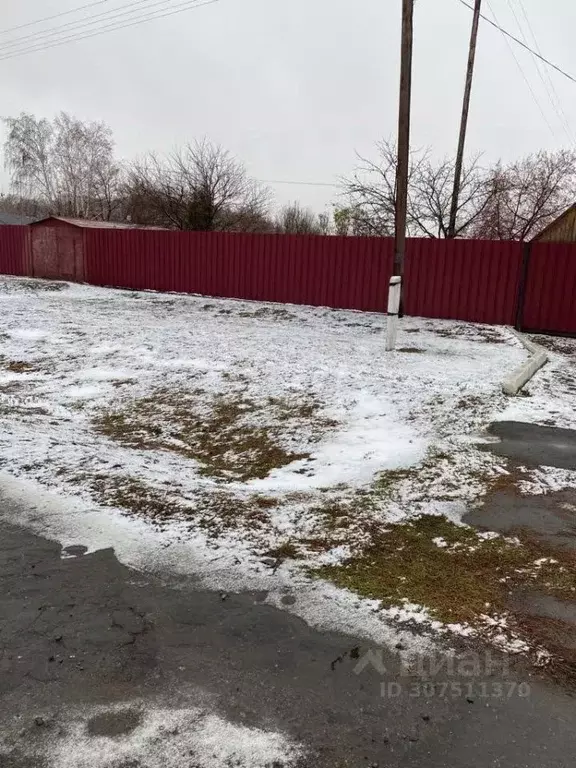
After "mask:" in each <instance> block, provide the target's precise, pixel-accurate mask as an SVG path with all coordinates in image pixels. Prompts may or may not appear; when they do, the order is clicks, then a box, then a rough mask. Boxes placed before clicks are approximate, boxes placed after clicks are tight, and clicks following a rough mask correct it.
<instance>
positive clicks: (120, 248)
mask: <svg viewBox="0 0 576 768" xmlns="http://www.w3.org/2000/svg"><path fill="white" fill-rule="evenodd" d="M84 248H85V270H86V280H87V282H89V283H94V284H96V285H112V286H117V287H124V288H135V289H154V290H160V291H182V292H187V293H199V294H203V295H206V296H223V297H229V298H243V299H255V300H261V301H276V302H282V303H295V304H312V305H317V306H330V307H339V308H345V309H361V310H368V311H383V310H384V309H385V307H386V300H387V299H386V296H387V285H388V280H389V278H390V275H391V272H392V259H393V243H392V241H391V240H389V239H383V238H352V237H321V236H315V235H251V234H233V233H227V232H163V231H154V230H103V229H91V230H88V229H86V230H85V231H84Z"/></svg>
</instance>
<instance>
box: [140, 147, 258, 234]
mask: <svg viewBox="0 0 576 768" xmlns="http://www.w3.org/2000/svg"><path fill="white" fill-rule="evenodd" d="M127 197H128V200H129V203H128V208H129V213H130V217H131V220H132V221H134V222H138V223H141V224H160V225H162V226H167V227H171V228H173V229H187V230H202V231H213V230H221V229H232V230H233V229H236V228H238V229H245V228H246V225H247V222H248V221H249V220H251V221H252V222H255V221H256V220H258V219H260V220H261V218H262V216H264V215H265V213H266V210H267V206H268V199H269V192H268V190H267V189H265V188H263V187H261V186H260V185H258V184H257V183H256V182H255V181H253V180H252V179H250V178H249V177H248V175H247V173H246V171H245V169H244V167H243V166H242V165H241V164H240V163H239V162H238V161H237V160H236V159H235V158H233V157H232V156H231V155H230V154H229V153H228V152H227V151H226V150H224V149H223V148H222V147H220V146H218V145H215V144H211V143H210V142H209V141H207V140H206V139H204V140H202V141H196V142H193V143H192V144H187V145H186V146H185V147H183V148H182V149H178V150H175V151H174V152H172V153H171V154H170V155H168V156H167V157H165V158H161V157H158V156H157V155H154V154H149V155H147V156H146V157H144V158H143V159H142V160H140V161H137V162H135V163H133V165H132V166H131V168H130V171H129V178H128V183H127Z"/></svg>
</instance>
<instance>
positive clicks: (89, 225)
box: [33, 216, 165, 229]
mask: <svg viewBox="0 0 576 768" xmlns="http://www.w3.org/2000/svg"><path fill="white" fill-rule="evenodd" d="M54 219H55V220H56V221H63V222H64V223H65V224H71V225H72V226H73V227H81V228H82V229H165V228H164V227H148V226H144V225H140V224H128V223H127V222H121V221H92V220H90V219H71V218H68V217H67V216H46V217H45V218H44V219H39V220H38V221H34V222H33V224H34V225H37V224H44V223H45V222H47V221H53V220H54Z"/></svg>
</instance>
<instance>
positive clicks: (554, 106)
mask: <svg viewBox="0 0 576 768" xmlns="http://www.w3.org/2000/svg"><path fill="white" fill-rule="evenodd" d="M506 2H507V4H508V7H509V8H510V11H511V13H512V16H514V21H515V22H516V26H517V27H518V31H519V32H520V35H521V36H522V40H523V41H524V43H526V44H528V40H527V39H526V35H525V34H524V29H523V27H522V24H521V23H520V19H519V18H518V14H517V13H516V10H515V8H514V5H513V4H512V0H506ZM532 61H533V62H534V66H535V67H536V71H537V73H538V77H539V78H540V81H541V83H542V85H543V86H544V90H545V91H546V96H548V101H549V102H550V104H551V106H552V109H553V110H554V111H555V112H556V116H557V117H558V118H559V120H560V123H561V125H562V128H563V130H564V132H565V134H566V137H567V139H568V141H569V142H571V143H572V142H573V138H572V137H571V136H570V128H569V126H568V125H567V121H566V117H565V116H563V115H562V113H561V112H560V110H559V108H558V105H557V104H556V102H555V101H554V98H553V96H552V93H551V91H550V86H549V85H548V83H547V82H546V78H545V77H544V74H543V72H542V64H541V62H540V61H538V59H535V58H534V57H532Z"/></svg>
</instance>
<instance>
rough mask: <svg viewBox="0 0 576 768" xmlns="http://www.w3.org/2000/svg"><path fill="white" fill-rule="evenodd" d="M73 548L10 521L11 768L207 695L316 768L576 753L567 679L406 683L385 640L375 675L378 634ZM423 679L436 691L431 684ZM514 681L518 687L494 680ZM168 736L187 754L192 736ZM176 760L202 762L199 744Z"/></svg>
mask: <svg viewBox="0 0 576 768" xmlns="http://www.w3.org/2000/svg"><path fill="white" fill-rule="evenodd" d="M15 511H16V512H17V510H15ZM61 554H62V553H61V550H60V546H59V545H58V544H56V543H55V542H52V541H48V540H46V539H43V538H41V537H39V536H36V535H34V534H32V533H30V532H29V531H26V530H23V529H21V528H18V527H16V526H13V525H8V524H7V523H5V522H2V523H0V579H1V581H2V586H3V588H2V592H1V593H0V643H1V645H2V657H1V663H0V671H1V673H2V674H1V675H0V726H1V727H0V737H1V740H0V745H1V746H0V766H2V768H16V767H18V768H22V766H26V768H40V766H46V768H59V766H58V764H57V763H52V762H51V761H50V754H51V750H52V749H55V748H56V747H57V745H58V743H59V740H61V739H65V738H67V736H66V734H67V730H68V728H69V720H70V718H71V717H74V716H76V714H77V713H80V716H81V717H83V718H84V720H83V723H84V725H83V726H82V728H83V733H84V737H85V738H86V739H87V740H88V742H90V739H99V740H100V742H101V741H102V740H104V741H106V740H111V742H113V743H117V742H118V740H122V739H127V738H130V737H133V736H134V735H136V736H137V735H138V734H139V732H140V731H141V730H142V726H141V721H140V718H141V717H145V713H146V711H148V710H153V709H154V708H155V707H158V706H161V707H164V708H166V707H179V706H180V707H181V706H189V705H190V703H191V702H193V704H194V706H201V707H203V708H205V709H206V711H209V712H214V713H217V714H218V716H220V717H223V718H225V719H226V720H227V721H230V722H232V723H235V724H241V725H244V726H250V727H258V728H264V729H266V730H273V731H280V732H282V733H284V734H286V735H287V736H288V737H289V738H290V739H291V740H294V741H296V742H298V743H300V744H303V745H304V747H305V749H306V756H305V757H304V758H302V761H301V763H300V765H301V766H302V768H346V767H349V768H365V766H379V767H380V768H384V766H386V768H394V767H395V766H402V767H406V768H410V767H411V766H417V767H418V768H441V767H442V768H448V767H449V768H461V767H462V768H464V766H465V767H466V768H469V767H470V766H474V767H475V768H488V766H503V765H505V766H507V768H521V767H522V768H545V767H546V766H547V767H549V768H552V767H557V768H561V767H562V768H564V766H567V765H569V764H571V760H572V756H573V755H574V754H576V700H575V699H574V698H573V696H572V694H571V693H570V692H568V691H567V690H563V689H562V688H560V687H558V686H555V685H553V684H552V683H547V682H538V681H537V680H535V679H534V678H532V677H530V676H528V675H527V674H526V673H521V672H519V671H516V672H514V671H513V670H506V669H504V668H503V667H502V666H501V665H500V664H499V663H498V664H493V665H492V666H491V668H490V669H485V668H482V669H481V670H480V671H476V672H475V673H473V674H468V675H466V676H463V673H462V671H461V670H457V671H456V673H451V674H450V675H447V674H446V671H444V672H443V674H441V675H438V673H435V674H432V672H431V669H430V668H427V669H426V670H425V671H424V672H420V673H414V672H413V673H412V675H411V676H406V675H405V674H403V673H402V669H401V666H400V660H399V657H398V652H397V651H396V650H394V649H392V650H383V649H380V652H379V655H378V658H379V660H380V662H381V664H382V665H383V667H381V668H376V667H374V666H373V665H368V666H367V668H366V669H364V670H363V671H361V672H360V671H359V670H358V669H357V668H356V667H357V664H358V663H359V661H361V660H362V659H363V658H365V656H364V655H365V653H366V652H367V651H368V650H370V649H369V648H368V647H367V645H366V643H365V642H363V641H362V640H361V639H359V638H355V637H350V636H345V635H339V634H337V633H322V632H318V631H315V630H313V629H311V628H310V627H308V626H307V625H306V624H305V623H304V622H302V621H301V620H300V619H298V618H296V617H294V616H292V615H290V614H289V613H287V612H283V611H280V610H277V609H275V608H273V607H271V606H268V605H265V604H263V602H262V601H263V598H264V597H265V595H263V594H243V595H230V596H224V599H223V596H222V595H220V594H219V593H215V592H208V591H202V590H198V589H195V588H194V585H193V584H191V583H190V584H188V583H186V582H181V583H179V584H178V585H175V586H173V587H171V586H166V585H165V584H162V583H160V582H158V581H156V580H154V579H153V578H150V577H148V576H145V575H143V574H141V573H137V572H135V571H132V570H131V569H129V568H126V567H125V566H123V565H122V564H120V563H119V562H118V560H117V559H116V557H115V555H114V552H113V551H112V550H102V551H99V552H94V553H91V554H84V555H79V556H78V557H69V556H66V557H65V558H62V557H61ZM435 661H436V662H438V659H437V658H436V659H435ZM444 661H446V659H444ZM355 670H356V671H355ZM444 670H446V668H444ZM423 682H428V683H430V682H432V683H434V684H435V685H434V686H433V687H432V689H428V692H427V693H424V689H423V688H422V687H421V686H422V684H423ZM503 682H504V683H506V684H509V686H510V687H508V688H503V689H502V688H500V689H498V687H496V688H493V687H492V686H493V685H494V684H500V683H503ZM441 683H447V684H448V686H449V687H448V688H447V690H445V691H444V693H441V691H440V688H438V685H439V684H441ZM520 683H525V684H528V686H529V688H528V689H519V688H518V685H519V684H520ZM392 684H393V685H395V686H397V687H396V688H393V687H392V688H391V685H392ZM453 685H455V686H456V687H455V688H453V687H452V686H453ZM469 686H472V687H471V688H470V687H469ZM521 690H523V691H524V693H525V694H526V695H520V694H519V691H521ZM503 691H504V692H503ZM509 691H511V692H509ZM135 700H138V702H140V704H139V709H137V711H136V710H134V707H133V706H132V705H131V702H134V701H135ZM118 706H122V707H123V710H122V713H121V714H120V715H118V710H117V707H118ZM95 707H96V710H95V709H94V708H95ZM98 708H100V709H98ZM102 708H103V710H102ZM142 713H144V714H142ZM158 738H159V739H162V738H166V739H168V738H169V739H171V745H172V746H171V749H172V750H173V751H171V752H170V754H171V755H174V754H179V753H178V744H179V742H178V739H179V738H183V734H179V735H178V734H177V733H176V731H173V732H172V735H170V736H168V735H166V734H164V735H163V736H159V737H158ZM100 742H99V743H100ZM174 745H176V746H174ZM34 750H36V751H34ZM174 750H176V751H175V752H174ZM42 755H43V756H44V757H41V756H42ZM85 764H87V765H96V766H98V768H100V766H102V765H105V766H106V768H108V766H109V768H118V766H119V765H122V766H126V765H129V766H130V768H146V765H147V762H146V760H145V759H144V760H142V761H140V760H128V761H124V762H122V763H117V762H110V763H103V762H102V760H101V759H100V760H99V762H93V763H90V762H89V763H82V765H85ZM66 765H67V766H68V765H70V763H69V762H68V763H66ZM154 765H157V763H154ZM163 765H165V768H176V767H177V766H180V765H181V766H183V767H184V768H190V766H191V765H194V766H195V765H196V763H190V758H189V752H187V751H186V749H185V748H184V746H183V747H182V754H181V758H179V759H178V760H174V759H173V758H171V759H170V761H166V762H165V763H163ZM274 768H282V763H281V762H280V763H274Z"/></svg>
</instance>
